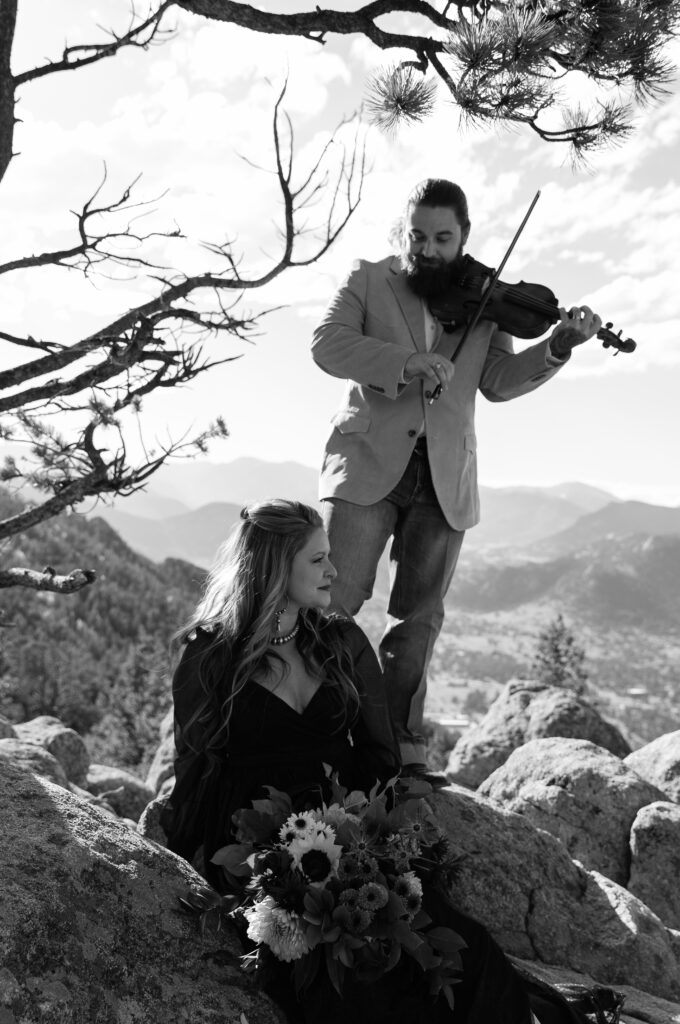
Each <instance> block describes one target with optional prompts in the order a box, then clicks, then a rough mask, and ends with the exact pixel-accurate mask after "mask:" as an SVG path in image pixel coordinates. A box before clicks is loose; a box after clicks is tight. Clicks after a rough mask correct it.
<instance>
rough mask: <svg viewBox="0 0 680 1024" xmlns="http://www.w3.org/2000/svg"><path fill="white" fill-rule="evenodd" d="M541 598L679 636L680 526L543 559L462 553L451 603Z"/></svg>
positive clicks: (580, 617)
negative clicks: (483, 557)
mask: <svg viewBox="0 0 680 1024" xmlns="http://www.w3.org/2000/svg"><path fill="white" fill-rule="evenodd" d="M544 601H551V602H556V603H558V604H559V605H560V606H561V607H562V608H563V609H564V611H565V613H568V614H569V615H570V616H571V617H572V618H573V619H574V620H575V621H586V620H587V621H589V622H590V623H597V624H599V625H601V626H605V627H608V628H609V627H612V628H620V627H623V626H627V625H630V626H635V627H638V628H643V629H644V630H645V631H647V632H650V633H665V632H666V631H668V630H671V631H674V630H677V632H678V636H679V637H680V533H679V535H678V536H655V537H641V538H632V537H628V538H626V537H624V538H608V539H603V540H599V541H597V542H595V543H592V544H591V545H589V546H588V547H586V548H584V549H581V550H579V551H576V552H570V553H569V554H567V555H564V556H561V557H558V558H554V559H546V560H544V561H539V560H536V559H531V560H530V559H526V560H523V561H522V560H520V559H518V558H517V556H514V557H513V558H512V559H507V560H505V559H490V560H487V561H482V560H481V559H476V560H471V561H468V562H466V561H465V560H464V559H463V560H462V562H461V565H460V570H459V572H458V573H457V574H456V578H455V580H454V584H453V587H452V589H451V591H450V593H449V596H448V598H447V606H448V607H449V608H450V609H451V611H452V612H453V609H456V608H460V609H463V610H465V611H467V612H474V611H480V612H493V611H504V610H509V609H520V608H521V607H522V606H523V605H527V604H532V603H537V602H544ZM454 614H455V613H454Z"/></svg>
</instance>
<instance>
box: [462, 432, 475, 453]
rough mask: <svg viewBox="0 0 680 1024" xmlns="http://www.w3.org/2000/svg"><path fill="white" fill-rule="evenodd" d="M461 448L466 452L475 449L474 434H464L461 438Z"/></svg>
mask: <svg viewBox="0 0 680 1024" xmlns="http://www.w3.org/2000/svg"><path fill="white" fill-rule="evenodd" d="M463 448H464V449H465V451H466V452H476V451H477V438H476V437H475V435H474V434H466V435H465V438H464V440H463Z"/></svg>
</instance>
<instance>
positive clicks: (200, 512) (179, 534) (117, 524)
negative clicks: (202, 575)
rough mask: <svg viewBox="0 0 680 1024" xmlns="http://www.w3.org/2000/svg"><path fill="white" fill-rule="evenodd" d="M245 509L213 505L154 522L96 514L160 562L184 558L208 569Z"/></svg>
mask: <svg viewBox="0 0 680 1024" xmlns="http://www.w3.org/2000/svg"><path fill="white" fill-rule="evenodd" d="M241 508H242V505H241V504H239V505H231V504H227V503H226V502H213V503H211V504H210V505H203V506H202V507H201V508H197V509H194V510H191V511H186V512H183V513H182V514H181V515H173V516H168V517H167V518H162V519H154V518H146V517H143V516H133V515H129V514H128V513H127V512H123V511H119V510H118V509H117V508H113V509H105V508H102V507H101V506H100V507H99V508H98V509H97V510H96V511H97V513H98V514H99V516H100V517H101V518H102V519H104V520H105V521H106V522H107V523H108V524H109V525H110V526H112V527H113V529H114V530H116V532H117V533H119V534H120V536H121V537H123V538H124V539H125V541H126V543H127V544H129V545H130V547H131V548H134V549H135V551H139V552H141V553H143V554H144V555H146V557H147V558H152V559H153V560H154V561H157V562H160V561H162V560H163V559H164V558H181V559H184V560H185V561H187V562H192V563H194V564H196V565H202V566H208V565H210V564H211V563H212V561H213V559H214V557H215V553H216V551H217V549H218V547H219V546H220V544H221V543H222V541H223V540H225V538H226V537H227V535H228V534H229V532H230V531H231V528H232V527H233V525H234V523H236V522H237V521H238V519H239V515H240V511H241Z"/></svg>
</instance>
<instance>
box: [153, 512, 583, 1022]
mask: <svg viewBox="0 0 680 1024" xmlns="http://www.w3.org/2000/svg"><path fill="white" fill-rule="evenodd" d="M334 576H335V569H334V568H333V565H332V563H331V561H330V551H329V545H328V538H327V537H326V534H325V532H324V530H323V527H322V523H321V519H320V517H319V515H318V513H317V512H316V511H315V510H314V509H312V508H310V507H308V506H306V505H303V504H301V503H299V502H292V501H284V500H280V499H276V500H270V501H266V502H262V503H260V504H256V505H252V506H250V507H249V508H246V509H244V510H243V511H242V512H241V521H240V522H239V524H238V526H237V527H236V528H235V530H234V532H233V534H232V536H231V538H230V539H229V540H228V541H227V543H226V544H225V546H224V547H223V549H222V551H221V554H220V557H219V558H218V561H217V564H216V565H215V567H214V568H213V570H212V571H211V573H210V575H209V577H208V580H207V584H206V589H205V595H204V597H203V600H202V601H201V602H200V603H199V605H198V607H197V609H196V611H195V613H194V615H193V616H192V618H191V619H190V621H189V622H188V624H187V625H186V626H185V627H184V629H183V630H181V632H180V633H179V637H180V639H181V640H182V641H183V642H184V643H185V644H186V646H185V649H184V652H183V655H182V658H181V661H180V663H179V666H178V668H177V671H176V673H175V678H174V681H173V696H174V702H175V732H176V745H177V760H176V762H175V787H174V790H173V792H172V795H171V797H170V800H169V803H168V805H167V807H166V809H165V812H164V816H163V825H164V828H165V830H166V833H167V835H168V846H169V848H170V849H171V850H173V851H175V852H176V853H179V854H180V855H181V856H183V857H185V858H186V859H188V860H192V861H193V862H194V863H195V864H196V865H197V866H198V867H199V870H202V872H203V873H204V874H205V876H206V878H207V879H208V881H209V882H210V883H211V884H212V885H213V886H214V887H215V888H216V889H218V890H220V891H224V889H225V885H224V876H223V874H222V871H221V868H217V867H216V866H215V865H212V864H211V863H210V858H211V857H212V855H213V854H214V853H215V851H216V850H218V849H219V848H220V847H222V846H225V845H227V844H228V843H230V842H232V841H233V835H232V832H231V829H232V815H233V814H234V812H235V811H237V810H239V809H240V808H242V807H248V806H250V804H251V802H252V801H253V799H256V798H260V797H262V796H265V795H266V791H265V789H264V787H265V786H273V787H275V788H276V789H279V790H284V791H286V792H288V793H290V794H291V796H292V797H293V800H294V801H296V802H297V803H298V805H299V806H304V805H305V802H306V801H310V802H311V804H312V805H314V804H318V803H319V802H320V799H321V797H322V796H323V795H324V786H325V785H326V784H327V773H326V770H325V768H324V765H327V764H330V765H331V766H332V767H333V769H335V771H337V773H338V775H339V779H340V782H341V783H342V784H343V785H344V786H346V787H348V788H349V789H363V790H365V791H368V790H370V789H371V787H372V786H373V785H374V784H375V782H376V780H378V781H380V782H385V781H387V780H388V779H390V778H392V777H394V775H395V774H396V773H397V772H398V770H399V759H398V754H397V745H396V742H395V739H394V735H393V731H392V726H391V723H390V719H389V714H388V711H387V705H386V701H385V697H384V692H383V687H382V677H381V673H380V667H379V665H378V662H377V659H376V657H375V654H374V653H373V651H372V648H371V646H370V644H369V643H368V640H367V639H366V637H365V636H364V634H363V633H362V631H361V630H360V629H359V627H358V626H357V625H356V624H354V623H353V622H350V621H348V620H345V619H342V618H339V617H333V616H326V615H324V611H325V610H326V609H327V608H328V606H329V604H330V587H331V583H332V580H333V578H334ZM425 903H426V905H427V912H428V913H429V914H430V916H431V917H433V918H434V919H435V921H437V922H438V923H442V924H446V925H447V926H448V927H450V928H453V929H454V930H455V931H457V932H458V933H459V934H460V935H462V937H463V938H464V940H465V942H466V944H467V948H466V949H465V950H464V951H463V963H464V977H463V980H462V982H460V983H459V984H457V985H456V986H455V1009H454V1011H453V1013H452V1012H451V1010H450V1009H449V1007H448V1005H447V1004H446V1002H445V1000H444V999H443V998H441V997H440V998H439V999H437V1000H436V1001H435V1000H433V999H432V998H431V997H430V996H429V995H428V993H427V992H426V991H424V988H423V987H422V985H420V984H419V982H421V981H422V977H419V974H422V972H420V969H419V968H417V967H415V965H413V964H412V963H408V964H405V963H403V960H404V958H402V961H400V962H399V963H398V964H397V967H396V968H395V969H394V970H392V971H391V972H389V973H388V974H386V975H384V976H383V978H382V979H380V981H379V983H378V984H376V983H372V984H371V985H370V986H366V985H364V986H361V985H359V984H357V985H356V986H353V987H350V989H349V990H348V989H345V991H344V992H343V998H342V999H340V998H339V997H338V996H337V995H336V993H335V991H334V990H333V989H332V987H331V986H330V984H329V983H328V981H327V979H325V976H323V975H320V976H319V977H318V979H317V980H316V981H315V982H314V983H313V984H312V986H311V987H310V989H309V990H307V991H306V993H305V995H304V997H303V998H302V999H301V1000H300V1001H298V1000H297V999H296V998H295V996H294V995H293V991H292V986H291V984H290V977H289V971H290V965H288V964H278V963H277V964H276V965H275V968H276V969H275V970H274V973H273V974H272V976H271V977H269V979H268V981H267V984H266V986H265V987H266V988H267V990H268V991H269V992H270V994H271V995H272V996H273V997H274V998H275V999H276V1000H277V1001H278V1002H279V1003H280V1004H281V1005H282V1007H283V1008H284V1009H285V1011H286V1012H287V1014H288V1016H289V1018H290V1019H291V1021H294V1022H296V1024H297V1022H305V1024H317V1022H318V1021H319V1020H321V1019H323V1020H324V1022H325V1024H331V1022H337V1024H345V1022H349V1021H352V1024H364V1022H365V1024H380V1022H382V1021H385V1022H388V1021H389V1022H390V1024H399V1022H402V1024H416V1022H420V1021H422V1022H423V1024H425V1022H428V1024H529V1022H530V1021H531V1020H532V1014H531V1009H530V1005H529V996H528V991H527V988H526V987H525V984H524V983H523V982H522V981H521V980H520V978H519V976H518V974H517V973H516V972H515V970H514V969H513V967H512V966H511V964H510V963H509V961H508V960H507V959H506V958H505V956H504V954H503V953H502V951H501V950H500V948H499V947H498V946H497V945H496V943H495V942H494V941H493V939H491V937H490V936H489V934H488V933H487V932H486V930H485V929H484V928H483V927H482V926H481V925H479V924H478V923H477V922H475V921H473V920H472V919H471V918H469V917H467V916H466V915H464V914H462V913H460V912H459V911H457V910H456V909H455V908H454V907H453V906H452V905H451V904H450V902H449V901H448V899H447V897H446V895H445V894H443V893H438V892H437V893H435V892H433V891H430V892H427V893H426V894H425ZM406 959H409V960H410V958H406ZM533 997H536V1000H537V1002H536V1005H537V1006H540V1010H539V1013H540V1019H541V1024H549V1022H555V1024H557V1022H565V1024H566V1022H568V1021H572V1022H573V1021H579V1020H581V1021H584V1020H585V1018H584V1017H581V1016H580V1015H578V1014H576V1013H575V1012H574V1011H572V1010H571V1009H570V1008H569V1007H568V1006H567V1004H566V1003H564V1002H563V1001H562V1000H561V999H560V998H559V997H558V996H556V995H555V994H553V993H552V992H551V990H547V991H546V990H545V989H544V990H543V991H542V992H541V993H538V992H534V993H532V998H533Z"/></svg>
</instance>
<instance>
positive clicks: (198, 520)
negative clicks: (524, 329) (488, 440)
mask: <svg viewBox="0 0 680 1024" xmlns="http://www.w3.org/2000/svg"><path fill="white" fill-rule="evenodd" d="M316 489H317V473H316V471H315V470H313V469H311V468H310V467H309V466H303V465H301V464H300V463H295V462H288V463H271V462H264V461H262V460H260V459H236V460H235V461H234V462H231V463H223V464H218V463H191V462H186V463H177V464H173V465H171V466H167V467H163V468H162V469H161V470H160V471H159V472H158V473H157V474H155V475H154V477H153V478H152V480H151V482H150V485H149V487H148V489H147V490H146V491H145V492H137V493H136V494H134V495H132V496H131V497H130V498H126V499H119V500H117V501H116V502H115V503H114V505H113V507H111V506H107V505H104V504H101V503H100V504H99V505H97V506H96V507H94V508H93V509H92V511H91V512H90V513H89V515H91V516H101V517H102V518H103V519H105V520H106V522H108V523H110V524H111V525H112V526H113V527H114V529H116V530H117V531H118V532H119V533H120V535H121V536H122V537H124V539H125V540H126V541H127V543H128V544H130V545H131V546H132V547H133V548H135V550H137V551H140V552H142V553H143V554H145V555H147V557H149V558H153V559H155V560H159V559H162V558H165V557H176V558H185V559H187V560H188V561H191V562H195V563H196V564H198V565H204V566H207V565H209V564H210V562H211V561H212V559H213V557H214V554H215V551H216V550H217V547H218V546H219V544H220V543H221V542H222V540H224V538H225V536H226V534H227V533H228V532H229V529H230V528H231V526H232V524H233V523H234V522H235V521H236V518H237V516H238V511H239V509H240V508H241V507H242V506H243V505H244V504H247V503H248V502H249V501H257V500H262V499H263V498H266V497H271V496H275V495H278V496H288V497H296V498H299V499H300V500H302V501H305V502H307V503H308V504H312V505H317V504H318V503H317V497H316ZM480 492H481V505H482V520H481V523H480V524H479V525H478V526H476V527H475V528H474V529H472V530H469V531H468V535H467V537H466V541H465V545H466V549H471V550H474V551H483V550H486V549H487V548H510V547H523V546H525V545H529V546H530V545H533V544H536V543H538V542H541V541H543V540H545V539H546V538H548V537H550V536H552V535H553V534H555V533H558V532H560V531H563V530H565V529H567V528H568V527H570V526H572V525H573V524H574V523H575V522H577V520H578V519H579V518H580V517H581V516H582V515H583V514H584V512H590V511H591V510H592V509H593V508H599V507H601V506H602V505H605V504H611V503H612V502H614V501H615V500H616V499H614V497H613V495H611V494H609V493H608V492H606V491H602V490H600V489H598V488H595V487H590V486H589V485H587V484H580V483H565V484H557V485H554V486H552V487H547V488H540V487H498V488H496V487H482V488H481V489H480ZM201 497H204V498H206V504H204V505H201V504H200V499H201Z"/></svg>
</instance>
